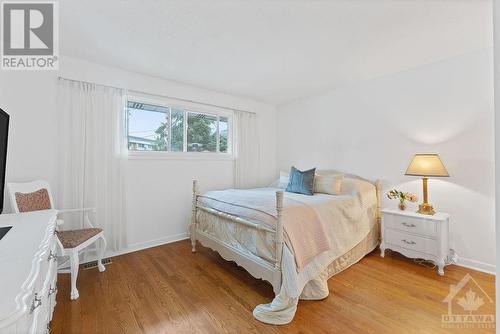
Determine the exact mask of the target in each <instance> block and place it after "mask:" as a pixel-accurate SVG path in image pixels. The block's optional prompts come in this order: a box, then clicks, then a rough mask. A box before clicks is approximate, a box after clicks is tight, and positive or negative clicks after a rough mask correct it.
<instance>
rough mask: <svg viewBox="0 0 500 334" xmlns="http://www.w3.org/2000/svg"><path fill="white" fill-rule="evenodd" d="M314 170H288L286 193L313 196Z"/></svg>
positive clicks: (293, 168)
mask: <svg viewBox="0 0 500 334" xmlns="http://www.w3.org/2000/svg"><path fill="white" fill-rule="evenodd" d="M315 172H316V168H313V169H309V170H306V171H300V170H298V169H297V168H295V167H292V169H291V170H290V176H289V180H288V185H287V186H286V191H288V192H290V193H297V194H303V195H309V196H311V195H313V194H314V173H315Z"/></svg>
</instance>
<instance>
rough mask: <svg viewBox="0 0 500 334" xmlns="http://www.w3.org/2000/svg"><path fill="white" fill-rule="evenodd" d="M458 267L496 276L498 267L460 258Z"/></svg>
mask: <svg viewBox="0 0 500 334" xmlns="http://www.w3.org/2000/svg"><path fill="white" fill-rule="evenodd" d="M456 265H457V266H460V267H465V268H469V269H474V270H477V271H482V272H483V273H487V274H491V275H495V274H496V266H495V265H493V264H489V263H485V262H481V261H476V260H471V259H465V258H463V257H460V256H459V257H458V262H457V263H456Z"/></svg>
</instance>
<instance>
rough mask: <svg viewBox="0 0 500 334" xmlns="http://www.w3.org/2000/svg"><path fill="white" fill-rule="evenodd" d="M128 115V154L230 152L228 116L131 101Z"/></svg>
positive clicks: (128, 105) (128, 103)
mask: <svg viewBox="0 0 500 334" xmlns="http://www.w3.org/2000/svg"><path fill="white" fill-rule="evenodd" d="M127 116H128V119H127V120H128V147H129V150H131V151H167V152H212V153H229V143H228V140H229V126H230V119H229V118H228V117H227V116H219V115H213V114H207V113H201V112H193V111H189V110H186V109H182V108H178V107H169V106H161V105H155V104H148V103H142V102H136V101H132V100H131V101H128V102H127ZM184 134H186V138H185V140H184Z"/></svg>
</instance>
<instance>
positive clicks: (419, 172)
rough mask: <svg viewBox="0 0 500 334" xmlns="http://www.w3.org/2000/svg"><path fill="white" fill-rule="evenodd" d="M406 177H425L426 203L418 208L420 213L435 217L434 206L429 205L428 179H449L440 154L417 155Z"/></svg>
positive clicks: (407, 170)
mask: <svg viewBox="0 0 500 334" xmlns="http://www.w3.org/2000/svg"><path fill="white" fill-rule="evenodd" d="M405 175H412V176H423V178H422V181H423V186H424V202H423V203H422V204H420V205H419V206H418V211H417V212H418V213H421V214H424V215H433V214H435V213H436V212H435V211H434V208H433V207H432V205H430V204H429V203H428V193H427V179H428V177H448V176H450V175H449V174H448V171H447V170H446V168H445V167H444V165H443V162H442V161H441V159H440V158H439V155H438V154H432V153H426V154H415V156H414V157H413V159H412V160H411V162H410V165H409V166H408V168H407V169H406V173H405Z"/></svg>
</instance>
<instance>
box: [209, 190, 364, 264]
mask: <svg viewBox="0 0 500 334" xmlns="http://www.w3.org/2000/svg"><path fill="white" fill-rule="evenodd" d="M276 190H278V189H274V188H257V189H247V190H242V189H228V190H222V191H209V192H207V193H206V194H204V195H202V196H200V197H199V202H200V204H202V205H203V206H206V207H210V208H213V209H216V210H218V211H222V212H225V213H228V214H232V215H235V216H238V217H242V218H246V219H249V220H252V221H255V222H259V223H263V224H267V225H271V226H275V224H276V194H275V192H276ZM356 195H358V196H356ZM356 195H354V196H352V195H351V196H333V195H325V194H315V195H314V196H306V195H300V194H294V193H288V192H285V193H284V201H283V208H284V211H283V219H284V220H283V228H284V238H285V243H286V244H287V246H288V247H289V249H290V250H291V251H292V253H293V254H294V258H295V263H296V267H297V272H300V271H301V270H302V269H303V268H304V267H305V266H306V265H307V264H308V263H309V262H311V261H312V260H313V259H314V258H315V257H316V256H317V255H319V254H321V253H323V252H325V251H329V250H331V249H333V248H339V247H340V248H342V246H343V244H344V242H346V243H347V242H348V240H350V239H352V238H354V237H356V238H357V236H359V235H361V234H363V233H364V232H365V231H360V229H363V228H366V233H367V231H368V230H369V229H368V224H357V221H358V220H359V218H360V217H359V216H360V215H361V213H362V210H361V209H362V208H361V207H362V206H363V201H362V198H361V197H360V196H359V195H360V194H359V193H358V194H356ZM370 202H371V201H370ZM365 225H366V226H365ZM360 232H361V234H360ZM366 233H365V234H366Z"/></svg>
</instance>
